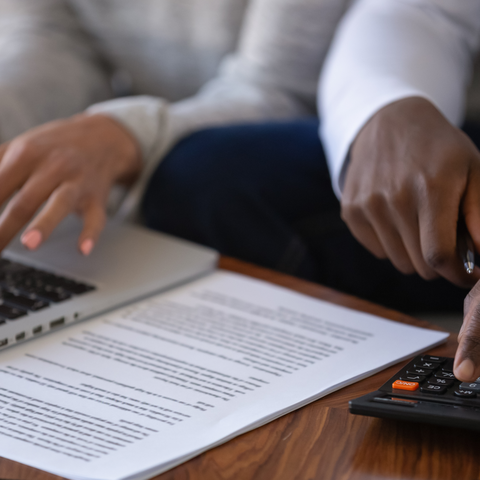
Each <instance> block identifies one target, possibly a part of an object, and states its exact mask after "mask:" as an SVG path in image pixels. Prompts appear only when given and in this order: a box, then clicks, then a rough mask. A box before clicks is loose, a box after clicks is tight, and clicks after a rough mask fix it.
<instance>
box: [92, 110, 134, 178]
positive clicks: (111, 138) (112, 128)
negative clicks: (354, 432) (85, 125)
mask: <svg viewBox="0 0 480 480" xmlns="http://www.w3.org/2000/svg"><path fill="white" fill-rule="evenodd" d="M85 118H88V119H89V121H90V122H93V126H94V128H96V129H98V131H100V132H101V135H102V141H103V142H104V143H105V146H106V148H108V149H109V150H110V151H109V152H108V153H107V155H106V156H108V157H110V158H112V162H114V165H113V168H114V180H115V183H120V184H124V185H129V184H131V183H133V182H134V181H135V180H136V178H137V177H138V175H139V174H140V172H141V170H142V167H143V161H142V153H141V148H140V145H139V143H138V141H137V139H136V138H135V137H134V135H133V134H132V133H131V132H130V131H129V130H128V129H127V128H126V127H125V126H124V125H122V124H121V123H120V122H118V121H117V120H115V119H113V118H111V117H110V116H108V115H105V114H100V113H98V114H94V115H88V116H85Z"/></svg>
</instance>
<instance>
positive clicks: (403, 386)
mask: <svg viewBox="0 0 480 480" xmlns="http://www.w3.org/2000/svg"><path fill="white" fill-rule="evenodd" d="M419 386H420V385H419V384H418V383H417V382H405V381H404V380H395V381H394V382H393V383H392V388H395V389H396V390H408V391H410V392H414V391H415V390H417V389H418V387H419Z"/></svg>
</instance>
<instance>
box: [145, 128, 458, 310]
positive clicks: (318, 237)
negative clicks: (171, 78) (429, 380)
mask: <svg viewBox="0 0 480 480" xmlns="http://www.w3.org/2000/svg"><path fill="white" fill-rule="evenodd" d="M143 214H144V218H145V222H146V224H147V226H148V227H150V228H153V229H155V230H160V231H163V232H167V233H170V234H172V235H176V236H179V237H183V238H186V239H188V240H192V241H194V242H197V243H201V244H203V245H208V246H211V247H213V248H215V249H217V250H218V251H219V252H221V253H223V254H225V255H229V256H232V257H237V258H240V259H243V260H246V261H249V262H253V263H256V264H258V265H262V266H266V267H269V268H273V269H276V270H279V271H282V272H286V273H289V274H292V275H296V276H299V277H302V278H306V279H308V280H312V281H315V282H319V283H322V284H324V285H328V286H330V287H333V288H336V289H338V290H341V291H344V292H347V293H351V294H354V295H357V296H359V297H362V298H365V299H368V300H372V301H375V302H377V303H380V304H383V305H386V306H389V307H392V308H396V309H399V310H402V311H406V312H413V311H422V310H424V311H425V310H428V311H435V310H459V311H460V310H461V309H462V305H463V299H464V297H465V295H466V291H465V290H462V289H459V288H457V287H455V286H453V285H451V284H449V283H448V282H446V281H444V280H435V281H432V282H426V281H424V280H423V279H421V278H420V277H419V276H417V275H409V276H405V275H403V274H401V273H399V272H397V270H396V269H395V268H394V267H393V266H392V265H391V263H390V262H389V261H388V260H378V259H377V258H375V257H374V256H373V255H372V254H370V252H368V251H367V250H366V249H365V248H364V247H363V246H362V245H360V244H359V243H358V242H357V241H356V240H355V238H354V237H353V236H352V235H351V234H350V232H349V230H348V229H347V227H346V225H345V224H344V223H343V221H342V220H341V218H340V205H339V202H338V200H337V198H336V197H335V195H334V193H333V190H332V187H331V182H330V176H329V172H328V169H327V164H326V161H325V156H324V153H323V149H322V146H321V143H320V140H319V138H318V121H317V120H316V119H307V120H300V121H292V122H276V123H268V124H249V125H239V126H227V127H220V128H212V129H208V130H203V131H200V132H197V133H194V134H193V135H191V136H189V137H188V138H186V139H184V140H183V141H181V142H180V143H179V144H178V145H177V146H176V147H175V148H174V149H173V150H172V151H171V152H170V154H169V155H168V156H167V157H166V158H165V160H164V161H163V162H162V163H161V164H160V166H159V167H158V169H157V170H156V172H155V173H154V175H153V176H152V178H151V180H150V184H149V186H148V189H147V191H146V194H145V198H144V201H143Z"/></svg>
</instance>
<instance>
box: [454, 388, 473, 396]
mask: <svg viewBox="0 0 480 480" xmlns="http://www.w3.org/2000/svg"><path fill="white" fill-rule="evenodd" d="M454 393H455V395H456V396H457V397H463V398H475V397H476V396H477V394H476V393H475V392H474V391H473V390H463V389H458V390H455V392H454Z"/></svg>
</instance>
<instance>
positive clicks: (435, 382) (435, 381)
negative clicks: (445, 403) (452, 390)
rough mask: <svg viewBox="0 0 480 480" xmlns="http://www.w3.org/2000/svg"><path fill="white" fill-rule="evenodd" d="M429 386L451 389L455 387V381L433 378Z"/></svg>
mask: <svg viewBox="0 0 480 480" xmlns="http://www.w3.org/2000/svg"><path fill="white" fill-rule="evenodd" d="M428 384H429V385H443V386H444V387H450V386H451V385H453V380H450V379H447V378H431V379H430V380H429V381H428Z"/></svg>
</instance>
